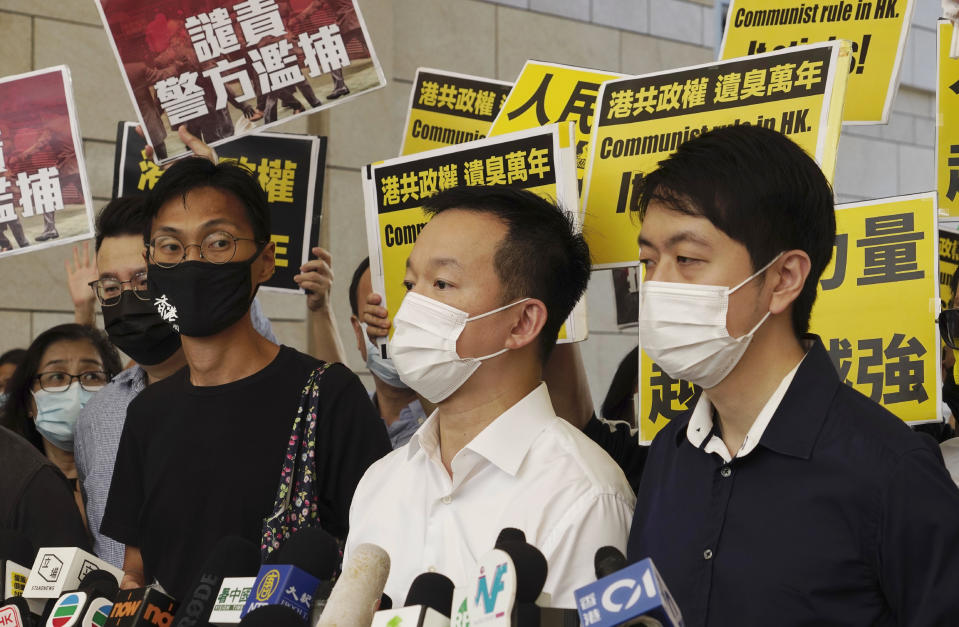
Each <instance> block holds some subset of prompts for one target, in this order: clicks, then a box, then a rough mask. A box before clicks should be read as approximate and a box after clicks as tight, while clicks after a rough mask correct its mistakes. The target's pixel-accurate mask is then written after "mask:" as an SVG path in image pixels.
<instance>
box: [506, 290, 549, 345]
mask: <svg viewBox="0 0 959 627" xmlns="http://www.w3.org/2000/svg"><path fill="white" fill-rule="evenodd" d="M515 308H516V309H518V310H519V317H518V318H517V319H516V321H515V323H514V324H513V328H512V329H510V333H509V337H508V338H506V348H509V349H512V350H516V349H517V348H522V347H524V346H526V345H528V344H531V343H533V342H535V341H536V340H537V338H539V334H540V332H541V331H542V330H543V326H545V325H546V305H545V304H544V303H543V301H541V300H539V299H537V298H531V299H529V300H527V301H524V302H522V303H520V304H518V305H516V306H515Z"/></svg>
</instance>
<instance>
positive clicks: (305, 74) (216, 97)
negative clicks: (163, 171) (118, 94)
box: [96, 0, 386, 163]
mask: <svg viewBox="0 0 959 627" xmlns="http://www.w3.org/2000/svg"><path fill="white" fill-rule="evenodd" d="M96 1H97V5H98V7H99V8H100V16H101V18H102V20H103V23H104V25H105V26H106V30H107V35H108V37H109V38H110V42H111V44H112V45H113V50H114V53H115V54H116V57H117V60H118V62H119V64H120V67H121V70H122V72H121V73H122V74H123V76H124V80H125V81H126V84H127V88H128V90H129V92H130V96H131V98H132V99H133V103H134V107H135V108H136V110H137V112H138V115H139V117H140V123H141V125H142V127H143V130H144V132H145V133H146V135H147V138H148V140H149V143H150V144H151V145H152V146H153V147H154V151H155V154H156V160H157V162H158V163H165V162H167V161H171V160H173V159H176V158H177V157H179V156H182V155H184V154H186V153H187V152H188V150H187V148H186V146H184V145H183V143H182V142H180V140H179V137H178V136H177V133H176V129H177V128H178V127H179V126H181V125H186V127H187V129H188V130H189V131H190V132H191V133H192V134H193V135H195V136H197V137H199V138H201V139H202V140H203V141H204V142H206V143H207V144H209V145H211V146H216V145H218V144H221V143H223V142H225V141H228V140H229V139H231V138H233V137H237V136H240V135H245V134H247V133H250V132H252V131H254V130H256V129H261V128H268V127H272V126H274V125H276V124H280V123H282V122H286V121H288V120H290V119H292V118H294V117H297V116H299V115H305V114H309V113H315V112H316V111H320V110H322V109H326V108H329V107H331V106H333V105H336V104H342V103H343V102H346V101H349V100H351V99H353V98H355V97H356V96H359V95H362V94H364V93H367V92H369V91H372V90H374V89H378V88H380V87H382V86H384V85H385V84H386V79H385V78H384V76H383V70H382V68H381V67H380V65H379V61H378V60H377V58H376V54H375V52H374V50H373V46H372V43H371V41H370V38H369V35H368V33H367V30H366V26H365V24H364V22H363V17H362V15H361V14H360V11H359V8H358V7H357V6H356V2H355V0H242V1H237V0H153V1H151V2H143V1H142V0H96Z"/></svg>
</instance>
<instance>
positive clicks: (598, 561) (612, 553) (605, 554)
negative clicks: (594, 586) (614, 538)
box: [593, 546, 627, 579]
mask: <svg viewBox="0 0 959 627" xmlns="http://www.w3.org/2000/svg"><path fill="white" fill-rule="evenodd" d="M593 565H594V567H595V568H596V578H597V579H602V578H603V577H609V576H610V575H612V574H613V573H615V572H616V571H617V570H622V569H624V568H626V566H627V564H626V556H625V555H623V552H622V551H620V550H619V549H617V548H616V547H615V546H604V547H600V548H599V550H597V551H596V557H595V558H593Z"/></svg>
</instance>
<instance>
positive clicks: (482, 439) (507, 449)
mask: <svg viewBox="0 0 959 627" xmlns="http://www.w3.org/2000/svg"><path fill="white" fill-rule="evenodd" d="M555 419H556V412H555V411H553V403H552V401H551V400H550V397H549V391H548V390H547V389H546V384H545V383H540V384H539V385H538V386H537V387H536V389H534V390H533V391H532V392H530V393H529V394H527V395H526V396H524V397H523V398H522V399H520V401H519V402H517V403H516V404H515V405H513V406H512V407H510V408H509V409H507V410H506V411H505V412H503V413H502V414H500V415H499V417H497V418H496V419H495V420H494V421H493V422H491V423H490V424H489V425H488V426H487V427H486V428H485V429H483V430H482V431H481V432H480V433H479V435H477V436H476V437H475V438H473V440H472V441H471V442H470V443H469V444H467V445H466V447H465V448H464V450H467V449H468V450H470V451H472V452H473V453H476V454H477V455H480V456H482V457H484V458H486V459H487V460H489V462H490V463H492V464H493V465H495V466H497V467H498V468H499V469H501V470H502V471H503V472H505V473H507V474H509V475H512V476H515V475H516V473H517V472H518V471H519V468H520V466H521V465H522V463H523V460H524V459H526V454H527V453H528V452H529V449H530V448H531V447H532V445H533V442H535V441H536V438H537V437H539V434H540V433H542V431H543V430H544V429H546V427H547V426H549V424H550V423H551V422H552V421H553V420H555ZM420 450H422V451H423V453H424V454H426V455H427V456H429V457H434V456H435V457H436V458H437V459H438V458H439V410H438V409H437V410H434V411H433V413H432V414H431V415H430V417H429V418H427V420H426V422H424V423H423V425H422V426H421V427H420V428H419V429H418V430H417V432H416V433H414V434H413V436H412V437H411V438H410V441H409V444H408V449H407V459H412V458H413V456H414V455H416V454H417V453H418V452H419V451H420Z"/></svg>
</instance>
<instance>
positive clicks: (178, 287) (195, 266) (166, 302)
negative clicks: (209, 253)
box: [147, 250, 259, 337]
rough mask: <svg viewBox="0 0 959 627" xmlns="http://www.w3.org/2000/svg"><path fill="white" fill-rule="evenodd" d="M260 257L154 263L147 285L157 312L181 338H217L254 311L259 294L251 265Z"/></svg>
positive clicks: (148, 272)
mask: <svg viewBox="0 0 959 627" xmlns="http://www.w3.org/2000/svg"><path fill="white" fill-rule="evenodd" d="M257 257H259V250H257V253H256V254H255V255H253V256H252V257H250V258H249V259H247V260H246V261H233V262H230V263H222V264H215V263H210V262H208V261H183V262H180V263H179V264H177V265H176V266H174V267H172V268H163V267H160V266H158V265H155V264H150V265H149V266H147V282H148V284H149V286H150V291H151V292H152V293H153V294H154V295H155V296H156V298H155V299H154V305H156V311H157V312H158V313H159V314H160V317H161V318H163V319H164V320H166V321H167V322H169V323H170V324H172V325H173V328H174V329H176V330H178V331H179V332H180V334H181V335H186V336H187V337H208V336H210V335H216V334H217V333H219V332H221V331H223V330H224V329H226V328H228V327H229V326H230V325H232V324H233V323H235V322H236V321H237V320H239V319H240V318H242V317H243V316H244V315H245V314H246V312H247V311H249V310H250V303H252V302H253V295H254V294H255V292H254V291H253V279H252V278H251V277H250V266H252V265H253V262H254V261H255V260H256V259H257ZM258 287H259V286H258Z"/></svg>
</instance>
